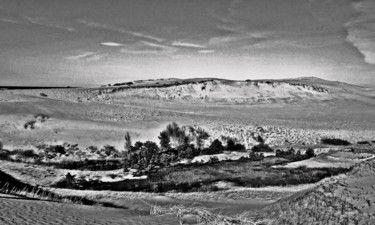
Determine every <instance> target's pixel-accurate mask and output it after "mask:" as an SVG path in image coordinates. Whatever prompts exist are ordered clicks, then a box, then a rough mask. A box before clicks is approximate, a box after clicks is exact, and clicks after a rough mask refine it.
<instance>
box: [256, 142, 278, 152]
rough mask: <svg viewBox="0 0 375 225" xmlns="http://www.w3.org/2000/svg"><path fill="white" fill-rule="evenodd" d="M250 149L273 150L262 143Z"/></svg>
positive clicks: (257, 150)
mask: <svg viewBox="0 0 375 225" xmlns="http://www.w3.org/2000/svg"><path fill="white" fill-rule="evenodd" d="M251 150H253V152H273V149H272V148H271V147H270V146H269V145H267V144H264V143H260V144H258V145H255V146H254V147H253V148H252V149H251Z"/></svg>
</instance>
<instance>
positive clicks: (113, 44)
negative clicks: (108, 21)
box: [100, 42, 124, 47]
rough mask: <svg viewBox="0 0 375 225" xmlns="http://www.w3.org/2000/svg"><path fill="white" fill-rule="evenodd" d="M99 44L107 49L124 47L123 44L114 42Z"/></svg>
mask: <svg viewBox="0 0 375 225" xmlns="http://www.w3.org/2000/svg"><path fill="white" fill-rule="evenodd" d="M100 44H101V45H104V46H109V47H121V46H124V44H120V43H116V42H102V43H100Z"/></svg>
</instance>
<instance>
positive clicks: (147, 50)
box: [120, 41, 177, 55]
mask: <svg viewBox="0 0 375 225" xmlns="http://www.w3.org/2000/svg"><path fill="white" fill-rule="evenodd" d="M176 51H177V49H176V48H173V47H170V46H165V45H160V44H155V43H152V42H148V41H139V42H137V43H135V44H134V45H128V46H126V47H125V48H122V49H121V51H120V52H122V53H128V54H164V55H165V54H172V53H174V52H176Z"/></svg>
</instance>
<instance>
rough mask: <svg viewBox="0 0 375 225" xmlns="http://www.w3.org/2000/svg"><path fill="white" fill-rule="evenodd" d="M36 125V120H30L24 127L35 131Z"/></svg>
mask: <svg viewBox="0 0 375 225" xmlns="http://www.w3.org/2000/svg"><path fill="white" fill-rule="evenodd" d="M35 123H36V121H35V120H29V121H27V122H26V123H25V124H24V125H23V128H25V129H28V128H30V129H31V130H34V129H35Z"/></svg>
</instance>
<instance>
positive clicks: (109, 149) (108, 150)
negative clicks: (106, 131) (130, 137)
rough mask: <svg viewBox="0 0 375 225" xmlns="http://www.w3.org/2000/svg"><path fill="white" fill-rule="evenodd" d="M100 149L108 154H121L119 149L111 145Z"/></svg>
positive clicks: (115, 155)
mask: <svg viewBox="0 0 375 225" xmlns="http://www.w3.org/2000/svg"><path fill="white" fill-rule="evenodd" d="M100 151H101V152H103V153H104V154H105V155H106V156H114V157H118V156H119V152H118V151H117V149H116V148H115V147H114V146H111V145H105V146H103V148H102V149H101V150H100Z"/></svg>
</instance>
